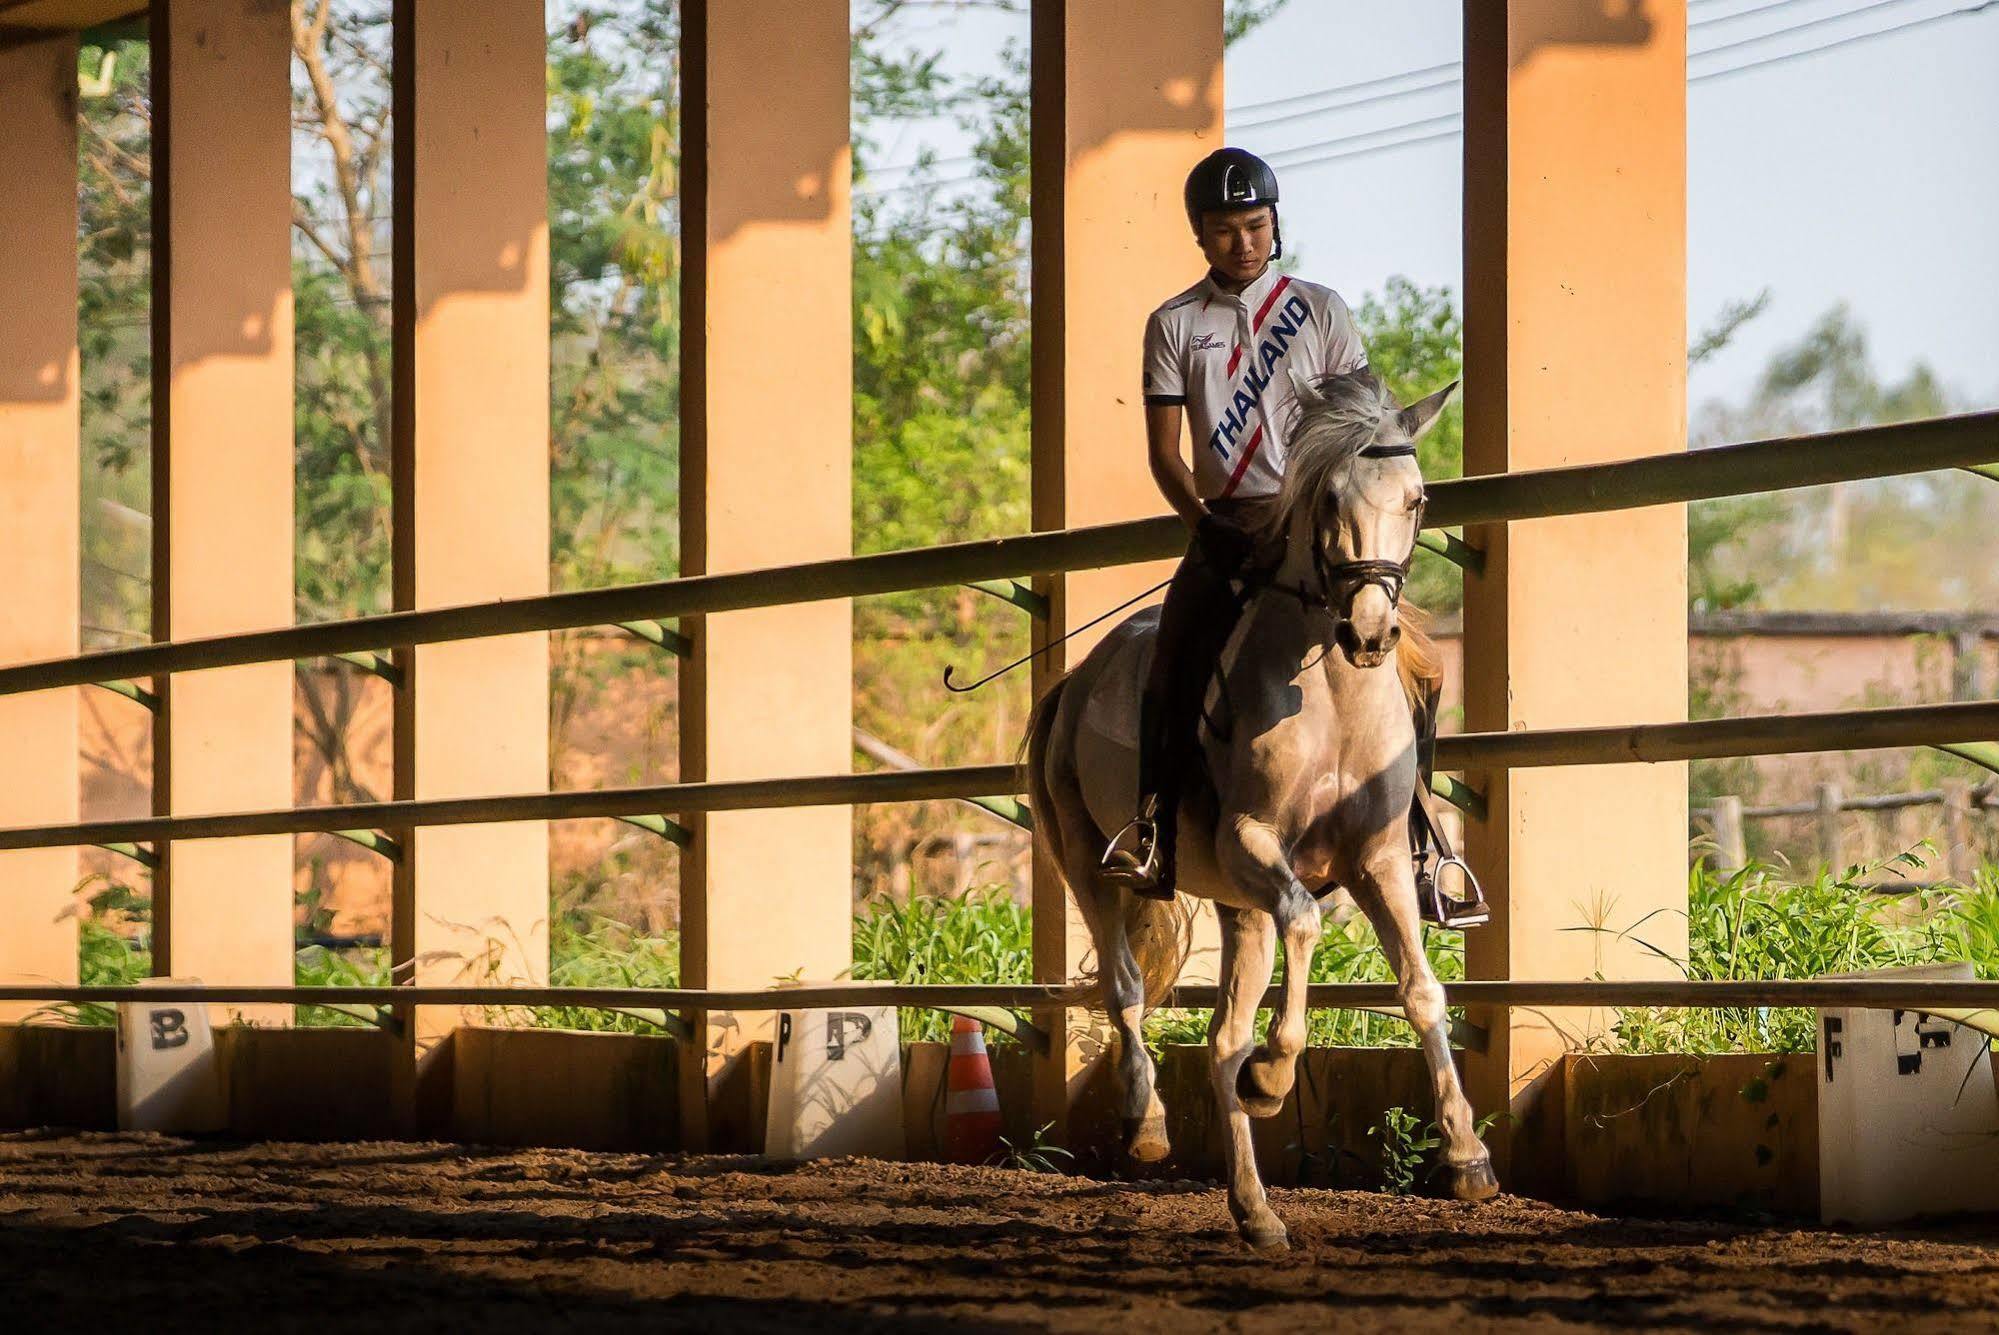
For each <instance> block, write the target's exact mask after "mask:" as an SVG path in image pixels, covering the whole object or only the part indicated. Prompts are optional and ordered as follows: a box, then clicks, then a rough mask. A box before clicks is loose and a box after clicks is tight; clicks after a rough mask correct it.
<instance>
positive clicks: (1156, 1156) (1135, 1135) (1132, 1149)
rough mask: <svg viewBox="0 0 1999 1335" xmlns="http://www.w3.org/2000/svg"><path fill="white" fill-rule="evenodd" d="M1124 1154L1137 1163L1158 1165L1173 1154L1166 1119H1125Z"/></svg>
mask: <svg viewBox="0 0 1999 1335" xmlns="http://www.w3.org/2000/svg"><path fill="white" fill-rule="evenodd" d="M1124 1152H1125V1153H1126V1154H1129V1155H1130V1156H1131V1157H1132V1159H1133V1161H1134V1162H1137V1163H1158V1162H1159V1161H1160V1160H1161V1159H1164V1158H1165V1157H1166V1156H1167V1155H1168V1154H1171V1153H1172V1152H1173V1143H1172V1142H1171V1141H1170V1140H1168V1139H1167V1138H1166V1119H1165V1118H1164V1117H1145V1118H1139V1117H1127V1118H1125V1119H1124Z"/></svg>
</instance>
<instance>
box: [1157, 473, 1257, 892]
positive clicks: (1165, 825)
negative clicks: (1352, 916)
mask: <svg viewBox="0 0 1999 1335" xmlns="http://www.w3.org/2000/svg"><path fill="white" fill-rule="evenodd" d="M1209 508H1210V509H1211V510H1214V511H1216V512H1217V513H1219V514H1223V515H1225V516H1227V517H1229V518H1231V519H1234V520H1236V521H1237V522H1239V523H1242V524H1244V525H1245V526H1246V527H1247V526H1250V525H1253V524H1254V523H1255V520H1256V513H1255V512H1256V510H1257V509H1258V508H1260V507H1259V506H1258V504H1257V503H1256V502H1231V501H1211V502H1209ZM1241 574H1242V571H1241V570H1239V569H1235V570H1222V569H1217V568H1216V567H1215V565H1214V564H1213V562H1212V560H1211V558H1210V557H1209V556H1207V555H1206V554H1204V553H1203V552H1202V550H1201V548H1200V547H1199V546H1198V545H1193V546H1189V547H1188V549H1187V554H1186V555H1185V556H1184V557H1182V558H1181V559H1180V568H1179V569H1178V570H1176V571H1174V573H1173V582H1172V583H1171V584H1170V585H1168V586H1167V588H1166V602H1165V605H1164V606H1162V607H1161V608H1160V610H1159V638H1158V641H1157V645H1156V647H1155V649H1154V650H1153V657H1152V671H1151V675H1150V676H1149V677H1147V679H1146V683H1145V696H1144V700H1143V708H1142V709H1141V710H1140V712H1139V736H1138V789H1139V797H1140V800H1141V803H1142V802H1143V799H1144V798H1145V797H1146V796H1147V795H1150V796H1152V797H1155V798H1157V821H1158V826H1157V828H1158V833H1159V858H1160V867H1161V871H1162V875H1161V882H1162V885H1167V886H1170V885H1171V884H1172V874H1173V851H1174V836H1175V834H1176V832H1177V831H1176V821H1175V815H1176V812H1177V808H1178V806H1179V803H1180V798H1181V795H1182V793H1183V792H1184V789H1185V784H1186V780H1187V777H1188V776H1189V775H1190V774H1192V773H1193V772H1194V770H1195V766H1196V764H1197V762H1198V759H1199V755H1198V750H1197V748H1198V746H1199V728H1200V719H1201V702H1202V699H1203V698H1204V697H1205V696H1206V694H1207V690H1208V683H1209V682H1210V680H1212V678H1213V676H1214V669H1215V664H1216V662H1217V661H1218V660H1219V659H1220V658H1221V655H1222V649H1223V648H1224V647H1225V646H1226V645H1227V644H1228V638H1229V633H1230V632H1231V631H1232V630H1234V629H1235V622H1236V617H1237V615H1238V612H1239V610H1240V609H1239V606H1238V604H1237V602H1236V596H1235V591H1234V590H1233V589H1232V588H1231V587H1230V585H1229V581H1230V580H1232V579H1235V578H1237V577H1238V576H1240V575H1241Z"/></svg>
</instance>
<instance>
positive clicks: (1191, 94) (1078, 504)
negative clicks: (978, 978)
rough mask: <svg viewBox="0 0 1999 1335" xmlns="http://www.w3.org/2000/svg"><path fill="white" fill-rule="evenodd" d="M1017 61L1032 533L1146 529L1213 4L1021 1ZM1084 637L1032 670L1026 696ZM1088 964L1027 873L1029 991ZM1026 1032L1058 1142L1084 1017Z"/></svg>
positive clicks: (1202, 137) (1089, 579) (1066, 616)
mask: <svg viewBox="0 0 1999 1335" xmlns="http://www.w3.org/2000/svg"><path fill="white" fill-rule="evenodd" d="M1033 62H1034V72H1033V93H1032V95H1033V104H1034V126H1033V192H1034V198H1033V219H1034V241H1033V246H1034V249H1033V260H1034V289H1033V291H1034V306H1033V309H1034V316H1033V318H1034V330H1033V333H1034V397H1033V407H1034V428H1033V450H1034V483H1033V487H1034V495H1033V518H1034V527H1035V528H1037V529H1059V528H1073V527H1077V526H1079V525H1085V524H1104V523H1109V522H1111V521H1113V520H1119V519H1132V518H1137V517H1140V516H1144V515H1154V514H1159V513H1161V512H1163V511H1164V510H1165V509H1166V502H1165V501H1164V500H1163V499H1162V498H1161V497H1160V495H1159V490H1158V488H1157V487H1156V486H1154V484H1153V481H1152V474H1151V470H1150V468H1149V467H1148V465H1147V462H1146V448H1145V416H1144V406H1143V401H1142V399H1141V397H1140V393H1139V364H1140V348H1141V339H1142V337H1143V334H1144V330H1145V318H1146V316H1148V315H1150V314H1151V313H1152V311H1153V309H1154V308H1156V307H1157V306H1158V305H1159V304H1160V303H1161V302H1163V301H1164V300H1165V299H1166V298H1167V297H1170V296H1172V295H1173V294H1174V293H1175V292H1177V291H1179V290H1180V289H1181V288H1183V287H1185V286H1186V285H1187V284H1189V283H1191V282H1193V281H1194V280H1195V279H1196V278H1198V277H1199V276H1200V274H1201V272H1202V268H1203V262H1202V259H1201V255H1200V251H1199V249H1198V248H1197V247H1196V245H1195V243H1194V239H1193V235H1192V233H1191V231H1190V230H1189V228H1188V226H1187V216H1186V213H1185V212H1184V210H1183V207H1182V204H1181V183H1182V182H1183V181H1184V180H1185V179H1186V176H1187V172H1188V171H1189V169H1191V168H1192V167H1193V165H1194V164H1195V163H1196V162H1197V161H1199V160H1200V159H1201V158H1202V157H1203V156H1204V155H1206V154H1207V153H1209V152H1212V151H1213V150H1214V149H1216V148H1218V147H1220V146H1221V143H1222V5H1221V0H1151V2H1150V3H1141V2H1140V0H1035V4H1034V8H1033ZM1171 572H1172V565H1171V563H1170V562H1153V563H1150V564H1146V565H1137V566H1121V567H1117V568H1114V569H1108V570H1085V571H1077V572H1074V573H1072V574H1068V575H1063V576H1060V577H1058V578H1052V579H1047V580H1041V581H1037V586H1038V587H1040V588H1041V589H1042V591H1043V592H1044V593H1046V594H1047V595H1048V597H1049V606H1050V615H1049V618H1048V620H1047V621H1046V622H1045V623H1044V624H1042V625H1040V626H1039V627H1038V628H1037V629H1038V631H1039V632H1040V633H1041V634H1042V635H1044V636H1047V637H1050V638H1053V637H1059V636H1061V635H1062V634H1064V633H1065V632H1066V631H1067V630H1068V629H1069V627H1070V626H1072V625H1076V624H1080V623H1082V622H1085V621H1088V620H1090V619H1091V618H1093V617H1096V616H1098V615H1100V614H1101V613H1103V612H1105V611H1108V610H1109V609H1110V608H1112V607H1114V606H1116V605H1117V604H1119V603H1121V602H1123V601H1124V600H1125V599H1127V598H1130V597H1131V596H1132V595H1133V594H1136V593H1138V592H1140V591H1141V590H1143V589H1145V588H1147V587H1149V586H1151V585H1153V584H1156V583H1158V582H1159V581H1160V580H1162V579H1164V578H1165V577H1166V576H1167V575H1168V574H1170V573H1171ZM1107 628H1108V627H1106V629H1107ZM1101 633H1102V632H1101V630H1099V631H1093V632H1090V633H1089V634H1086V635H1083V636H1078V637H1077V638H1076V639H1074V640H1071V641H1069V642H1068V644H1066V645H1064V646H1063V647H1062V648H1061V649H1058V650H1055V651H1053V652H1051V653H1049V654H1046V655H1044V656H1043V657H1041V658H1039V659H1037V660H1036V662H1035V682H1034V687H1035V694H1036V695H1037V696H1039V695H1040V693H1041V692H1043V691H1045V690H1047V689H1048V687H1049V686H1050V685H1052V684H1053V683H1054V681H1055V679H1056V678H1057V677H1059V676H1060V675H1061V673H1062V672H1064V671H1066V670H1067V669H1068V668H1069V667H1070V666H1071V665H1073V664H1074V663H1076V662H1077V661H1079V660H1080V658H1081V657H1082V655H1084V654H1085V653H1087V652H1089V649H1090V647H1091V646H1092V645H1094V644H1095V643H1096V642H1097V638H1098V636H1099V635H1100V634H1101ZM1039 642H1045V641H1038V643H1039ZM1088 949H1089V936H1088V933H1087V932H1086V931H1085V929H1084V928H1083V926H1082V923H1081V921H1080V919H1079V918H1078V917H1077V915H1076V913H1075V911H1074V908H1073V906H1072V905H1070V904H1069V903H1068V901H1067V898H1066V896H1065V895H1064V893H1063V890H1062V887H1061V884H1060V882H1059V881H1058V880H1057V879H1056V878H1055V877H1054V876H1053V875H1051V874H1050V871H1049V869H1048V868H1046V867H1044V866H1041V865H1039V860H1037V867H1036V871H1035V881H1034V976H1035V980H1036V981H1037V982H1066V981H1068V980H1069V979H1071V978H1073V977H1075V976H1076V973H1077V971H1078V968H1079V966H1081V964H1082V963H1083V957H1084V955H1085V953H1086V952H1087V951H1088ZM1042 1018H1043V1020H1045V1021H1047V1022H1048V1023H1049V1024H1051V1025H1053V1026H1056V1027H1057V1028H1060V1029H1062V1030H1064V1031H1065V1033H1066V1039H1065V1040H1064V1041H1062V1042H1059V1043H1057V1044H1056V1045H1055V1050H1054V1051H1053V1052H1052V1053H1051V1054H1050V1057H1049V1059H1048V1060H1047V1061H1045V1062H1043V1063H1041V1064H1040V1067H1039V1074H1038V1077H1037V1082H1036V1100H1037V1108H1036V1112H1035V1121H1036V1123H1037V1125H1038V1124H1039V1123H1041V1122H1045V1121H1051V1120H1053V1121H1055V1122H1056V1132H1055V1134H1057V1135H1065V1134H1066V1129H1067V1114H1068V1108H1069V1105H1070V1103H1071V1101H1072V1100H1073V1098H1074V1096H1075V1094H1076V1092H1077V1091H1078V1088H1079V1085H1080V1082H1081V1080H1082V1078H1083V1077H1084V1076H1085V1075H1086V1074H1087V1071H1088V1066H1089V1060H1088V1057H1087V1054H1088V1053H1089V1052H1090V1051H1092V1050H1093V1049H1094V1048H1095V1046H1096V1045H1095V1043H1094V1042H1093V1041H1091V1040H1090V1039H1089V1037H1088V1036H1087V1035H1086V1034H1084V1033H1083V1032H1081V1031H1080V1030H1079V1029H1076V1028H1073V1026H1080V1025H1081V1024H1082V1023H1083V1021H1084V1018H1085V1017H1084V1015H1083V1013H1081V1012H1075V1013H1072V1014H1070V1015H1068V1016H1067V1017H1064V1016H1063V1015H1061V1014H1059V1013H1051V1014H1049V1015H1047V1016H1043V1017H1042Z"/></svg>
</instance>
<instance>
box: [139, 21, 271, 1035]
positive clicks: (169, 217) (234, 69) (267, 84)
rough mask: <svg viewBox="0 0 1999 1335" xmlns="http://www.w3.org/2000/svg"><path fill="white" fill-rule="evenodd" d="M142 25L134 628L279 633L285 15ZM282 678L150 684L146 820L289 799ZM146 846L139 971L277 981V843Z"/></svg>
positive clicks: (210, 675)
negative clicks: (146, 154) (147, 903)
mask: <svg viewBox="0 0 1999 1335" xmlns="http://www.w3.org/2000/svg"><path fill="white" fill-rule="evenodd" d="M152 25H153V36H152V59H153V635H154V637H155V638H157V639H162V640H165V639H174V640H185V639H192V638H195V637H199V636H207V635H224V634H228V633H231V632H234V631H248V630H262V629H267V628H270V627H274V626H288V625H290V624H291V623H292V619H293V573H292V472H293V450H292V284H291V211H292V197H291V84H290V79H291V27H290V18H289V15H288V13H287V11H286V10H285V9H284V7H283V6H278V5H271V4H268V3H265V2H264V0H171V3H168V4H164V5H158V6H155V7H154V9H153V12H152ZM292 688H293V669H292V665H291V664H290V663H285V662H281V663H259V664H252V665H249V666H244V667H233V668H219V669H215V670H213V671H207V672H186V673H179V674H176V675H174V676H173V677H171V678H168V679H166V680H165V681H164V682H162V683H161V684H160V687H159V694H160V700H161V709H160V711H159V713H158V714H157V715H156V717H155V731H154V751H153V754H154V776H153V809H154V810H155V812H157V813H158V814H160V815H174V816H193V815H201V814H204V813H209V812H218V811H253V810H259V809H265V808H271V807H284V806H289V805H290V804H291V800H292V772H291V764H292ZM160 852H161V863H160V867H159V870H158V871H157V872H156V874H155V876H154V881H153V968H154V971H155V972H157V973H161V974H175V975H179V976H185V977H198V978H201V979H202V980H203V981H205V982H215V983H223V982H229V983H289V982H291V981H292V951H293V946H292V841H291V839H290V837H289V836H286V835H261V836H257V837H253V838H243V839H209V840H199V841H194V842H189V843H185V844H177V845H170V846H166V847H163V848H162V849H161V850H160ZM231 1010H234V1011H236V1013H238V1014H245V1015H252V1014H253V1015H254V1018H256V1019H257V1020H259V1021H261V1022H264V1023H269V1022H271V1021H273V1020H277V1019H282V1018H283V1017H284V1016H285V1015H286V1014H288V1012H287V1010H286V1009H285V1008H282V1007H263V1008H258V1009H257V1010H256V1011H254V1012H249V1011H245V1010H243V1009H242V1008H218V1013H227V1012H228V1011H231Z"/></svg>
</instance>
